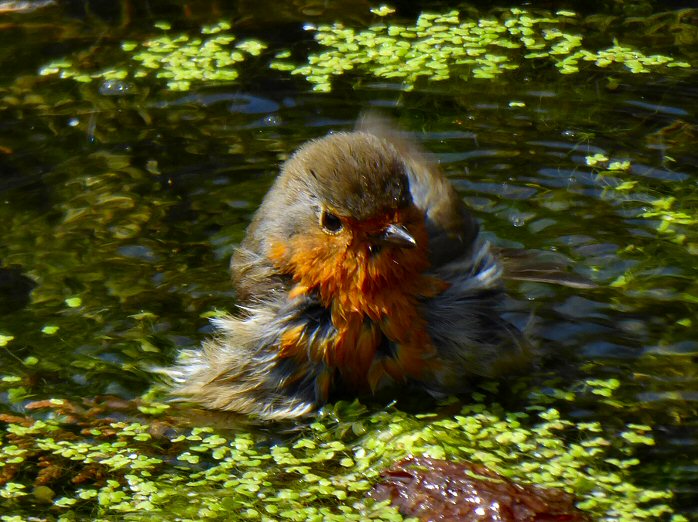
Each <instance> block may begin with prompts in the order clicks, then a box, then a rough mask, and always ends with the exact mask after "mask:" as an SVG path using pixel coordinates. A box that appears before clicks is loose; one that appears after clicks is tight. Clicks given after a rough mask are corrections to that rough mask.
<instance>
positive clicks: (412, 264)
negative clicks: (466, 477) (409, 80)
mask: <svg viewBox="0 0 698 522" xmlns="http://www.w3.org/2000/svg"><path fill="white" fill-rule="evenodd" d="M231 269H232V275H233V282H234V285H235V287H236V290H237V295H238V302H237V311H236V313H235V314H234V315H232V316H229V317H226V318H223V319H218V320H216V321H215V325H216V327H217V329H218V333H217V335H216V336H215V337H214V338H212V339H210V340H208V341H206V342H204V344H203V346H202V348H201V349H200V350H196V351H189V352H185V353H184V354H183V355H182V356H181V358H180V361H179V363H178V366H177V367H175V368H174V369H173V370H171V372H170V374H171V375H173V376H174V378H175V381H176V384H175V388H174V394H175V395H177V396H179V397H181V398H185V399H188V400H191V401H194V402H197V403H199V404H201V405H203V406H205V407H207V408H210V409H217V410H227V411H234V412H239V413H243V414H252V415H256V416H258V417H260V418H262V419H284V418H292V417H297V416H301V415H305V414H307V413H309V412H311V411H312V410H314V409H315V408H317V407H318V406H319V405H322V404H323V403H325V402H327V401H328V399H329V398H330V396H331V394H332V393H333V392H334V391H339V390H341V391H348V392H350V393H356V394H364V393H375V392H376V391H378V390H380V389H382V388H385V387H388V386H391V385H392V386H394V385H398V386H404V385H417V386H419V387H422V388H424V389H426V390H427V391H429V392H431V393H432V394H450V393H458V392H460V391H463V390H464V389H465V386H466V385H467V382H468V377H469V376H487V377H493V376H496V375H498V374H500V373H501V372H502V371H504V370H505V369H506V368H508V367H510V366H511V365H512V364H517V363H520V361H521V360H522V359H525V357H526V353H525V352H526V349H525V348H524V346H525V343H524V342H522V336H521V334H520V332H519V331H518V330H516V329H515V328H514V327H512V325H511V324H509V323H508V322H507V321H505V320H504V319H503V318H502V316H501V313H502V311H501V303H502V299H503V297H504V290H503V284H502V281H503V267H502V262H501V261H500V260H498V258H497V256H496V254H495V253H494V251H493V249H492V248H491V247H490V245H489V243H488V242H487V241H486V240H485V239H484V238H483V237H482V235H481V234H480V227H479V224H478V222H477V221H476V219H475V218H474V217H473V215H472V214H471V213H470V212H469V211H468V209H467V208H466V206H465V204H464V203H463V201H462V200H461V198H460V197H459V196H458V194H457V193H456V191H455V189H454V188H453V186H452V185H451V184H450V183H449V181H448V180H447V179H446V178H445V177H444V176H443V175H442V174H441V172H440V171H439V170H438V169H437V168H436V166H435V165H433V164H431V163H430V162H429V161H427V159H426V158H425V156H424V155H423V154H422V153H421V152H420V151H419V150H418V148H417V147H416V146H415V145H414V144H412V143H410V142H409V141H407V140H406V139H404V138H403V137H402V136H400V135H399V134H398V133H397V132H395V131H393V130H391V129H390V128H389V127H388V126H387V125H386V124H385V123H384V122H382V121H379V120H377V119H376V118H375V117H367V118H365V119H364V121H363V122H362V123H360V124H359V126H358V129H357V130H356V131H354V132H338V133H335V134H330V135H328V136H326V137H324V138H322V139H318V140H314V141H311V142H309V143H306V144H305V145H303V146H302V147H301V148H300V149H299V150H298V151H297V152H296V153H295V154H294V155H293V156H292V157H291V158H290V159H289V160H288V161H286V163H285V164H284V165H283V166H282V168H281V173H280V175H279V176H278V178H277V179H276V181H275V183H274V184H273V186H272V187H271V189H270V190H269V192H268V193H267V195H266V197H265V198H264V200H263V202H262V204H261V206H260V207H259V209H258V210H257V212H256V214H255V216H254V218H253V220H252V222H251V224H250V226H249V228H248V229H247V233H246V237H245V239H244V240H243V241H242V243H241V244H240V246H239V248H237V250H236V253H235V254H234V256H233V259H232V262H231ZM531 278H532V279H535V277H531ZM541 279H545V278H544V277H543V278H541Z"/></svg>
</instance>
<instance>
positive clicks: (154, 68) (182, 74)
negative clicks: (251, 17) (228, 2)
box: [39, 22, 266, 94]
mask: <svg viewBox="0 0 698 522" xmlns="http://www.w3.org/2000/svg"><path fill="white" fill-rule="evenodd" d="M230 27H231V25H230V23H228V22H218V23H217V24H215V25H211V26H204V27H202V28H201V31H200V33H201V36H189V35H187V34H178V35H171V33H170V30H171V25H170V24H169V23H167V22H160V23H158V24H156V28H158V29H160V30H161V31H163V33H164V34H163V35H162V36H159V37H157V38H152V39H149V40H145V41H143V42H140V43H139V42H134V41H126V42H123V43H122V44H121V49H122V50H123V51H124V52H126V53H128V54H129V55H130V57H131V60H133V61H135V62H136V64H137V65H136V67H130V66H128V65H127V66H122V67H114V68H110V69H106V70H101V71H94V72H88V71H85V70H83V69H82V68H81V66H80V64H79V63H77V62H76V61H73V60H70V59H63V60H58V61H55V62H52V63H50V64H48V65H46V66H45V67H43V68H42V69H41V70H40V71H39V74H40V75H42V76H47V75H53V74H58V75H60V77H61V78H71V79H73V80H75V81H77V82H83V83H88V82H91V81H93V80H102V81H103V82H104V83H103V84H102V89H103V90H104V91H107V92H108V93H109V94H117V93H118V94H128V91H129V90H130V89H131V86H130V85H129V83H128V82H129V81H131V80H134V79H145V78H151V79H152V78H154V79H163V80H165V81H166V83H167V87H168V89H170V90H173V91H186V90H189V88H190V87H191V83H192V82H206V81H212V82H229V81H233V80H235V79H236V78H237V77H238V75H239V71H238V69H237V66H238V65H239V64H241V63H242V62H244V61H245V60H246V58H247V57H249V56H258V55H259V54H260V53H261V52H262V51H263V50H264V49H265V48H266V44H264V43H262V42H260V41H258V40H244V41H240V42H237V43H235V44H233V42H235V40H236V38H235V36H234V35H232V34H230V33H229V32H228V30H229V29H230Z"/></svg>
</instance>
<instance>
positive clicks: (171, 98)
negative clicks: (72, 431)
mask: <svg viewBox="0 0 698 522" xmlns="http://www.w3.org/2000/svg"><path fill="white" fill-rule="evenodd" d="M364 7H365V9H364ZM368 7H369V6H368V5H366V6H364V5H363V4H361V5H359V6H357V5H355V4H353V3H352V4H351V5H347V4H342V3H339V4H336V5H332V6H326V5H325V4H324V3H318V4H317V5H310V4H308V5H300V4H296V3H293V4H289V5H285V6H284V7H282V8H277V7H276V4H274V6H271V4H269V5H268V4H264V3H261V2H257V3H247V2H240V3H239V4H237V5H236V6H232V7H231V6H223V5H218V4H216V3H215V2H211V3H208V2H206V3H204V2H201V3H197V4H193V5H190V6H189V7H181V6H179V5H178V4H176V3H172V4H167V3H166V2H157V3H153V4H149V5H148V6H147V7H145V6H140V5H138V6H135V5H130V4H127V3H123V4H114V5H112V4H106V3H97V2H95V3H92V4H90V3H84V4H83V3H78V2H72V3H71V2H65V3H63V2H59V3H57V4H53V5H49V6H47V7H44V8H42V9H37V10H36V11H33V12H26V13H13V14H0V64H1V68H0V71H1V72H0V114H1V116H0V230H1V231H2V232H1V235H0V238H1V239H0V268H1V271H0V314H1V315H0V334H2V335H5V336H12V337H13V339H11V340H9V341H7V344H6V346H5V347H3V348H0V373H2V374H3V375H19V376H23V377H26V376H30V377H31V378H30V379H27V380H25V384H24V391H23V392H15V394H14V395H13V394H9V395H8V394H7V393H4V394H2V395H0V409H2V410H4V411H7V412H22V411H23V404H26V402H27V401H29V400H37V399H44V398H50V397H61V398H70V399H75V398H79V397H84V396H94V395H100V394H113V395H116V396H119V397H122V398H125V399H131V398H135V397H137V396H139V395H140V394H141V393H143V392H145V391H146V390H147V389H148V388H149V386H150V385H151V383H152V382H153V377H152V375H151V374H150V373H149V372H148V370H147V368H148V367H150V366H154V365H161V364H167V363H169V362H171V361H172V360H173V359H174V357H175V355H176V353H177V351H178V349H180V348H184V347H193V346H196V345H198V344H199V343H200V341H201V340H202V339H203V338H204V337H205V336H206V335H207V334H208V333H210V332H211V329H210V326H209V325H208V320H207V318H206V317H205V314H207V313H208V312H211V311H212V310H214V309H221V310H232V309H233V305H234V301H233V292H232V288H231V286H230V284H229V282H228V274H227V263H228V258H229V256H230V253H231V251H232V248H233V247H234V246H235V244H236V243H237V242H238V241H239V240H240V239H241V238H242V236H243V233H244V229H245V226H246V224H247V223H248V221H249V219H250V216H251V213H252V212H253V211H254V209H255V208H256V206H257V205H258V203H259V202H260V200H261V198H262V196H263V195H264V193H265V191H266V189H267V187H268V186H269V185H270V184H271V182H272V180H273V179H274V176H275V174H276V172H277V170H278V166H279V164H280V162H281V161H283V160H284V159H285V158H286V157H288V155H289V154H290V153H291V152H292V151H293V150H294V149H296V148H297V147H298V146H299V145H300V144H302V143H303V142H304V141H306V140H308V139H311V138H314V137H319V136H322V135H324V134H326V133H327V132H330V131H336V130H340V129H349V128H351V127H352V125H353V122H354V120H355V119H356V117H357V116H358V115H359V114H360V113H361V112H362V111H365V110H367V109H376V108H378V109H380V110H382V111H384V112H386V113H387V114H390V115H391V116H393V117H394V118H395V119H396V121H397V122H398V123H399V125H400V126H401V127H402V128H404V129H406V130H409V131H412V132H414V135H415V137H416V139H418V140H419V141H421V142H422V143H423V145H424V147H425V148H426V149H427V150H429V151H431V152H433V153H434V154H435V155H436V157H437V158H438V159H439V161H440V162H441V165H442V167H443V170H444V171H445V172H446V173H447V175H448V176H449V177H450V178H451V179H452V180H453V182H454V184H455V185H456V186H457V187H458V189H459V191H460V192H461V194H462V195H463V197H464V198H465V200H466V201H467V202H468V203H469V204H470V206H471V207H472V208H473V209H474V211H475V212H476V214H477V215H478V217H479V218H480V219H481V221H482V223H483V227H484V229H485V230H486V232H487V234H488V236H489V237H490V238H491V239H492V241H493V242H494V243H495V244H497V245H500V246H513V247H520V248H533V249H538V250H543V251H554V252H556V253H558V254H560V255H562V256H564V257H566V258H569V259H570V260H571V261H572V262H573V264H574V267H575V270H576V271H577V272H578V273H580V274H582V275H584V276H586V277H588V278H590V279H592V280H593V281H595V282H596V283H597V284H598V286H599V288H597V289H594V290H571V289H563V288H558V287H551V286H546V285H542V284H536V285H534V284H526V285H520V286H518V287H514V288H512V293H513V295H514V296H515V298H516V299H517V300H519V301H520V303H521V304H522V305H524V304H526V303H529V304H530V305H531V307H532V309H534V310H535V313H536V316H537V334H536V335H537V336H538V337H539V338H540V339H541V344H542V345H543V350H544V352H545V358H544V362H543V363H541V364H542V366H543V367H544V369H545V370H547V371H554V372H558V373H559V374H560V375H563V376H564V377H565V379H569V380H577V379H579V380H581V379H585V378H598V379H609V378H617V379H618V380H620V382H621V383H622V386H621V389H620V391H619V400H621V401H622V402H623V405H624V406H623V408H620V409H618V408H615V409H608V408H605V407H604V406H603V405H601V404H596V405H594V404H584V405H579V407H578V408H572V411H571V412H570V414H571V415H572V416H573V417H574V418H576V419H594V420H601V421H608V422H619V421H620V422H635V423H644V424H649V425H651V426H653V428H654V435H655V439H656V444H655V445H654V446H653V447H651V448H649V449H647V450H646V452H645V453H646V454H644V455H643V456H642V457H643V464H644V465H643V466H641V467H640V468H638V471H637V477H636V479H637V481H638V482H640V483H645V484H650V485H651V486H653V487H656V488H662V489H669V490H673V491H674V492H675V493H676V495H677V498H676V506H677V509H679V510H680V511H684V512H685V513H687V514H691V513H693V514H694V515H695V513H696V512H698V503H696V501H695V498H698V440H697V439H696V429H697V428H698V425H697V422H696V407H697V405H698V360H697V359H696V356H697V355H698V314H697V311H698V283H697V282H696V281H697V276H698V269H697V267H698V263H697V259H698V257H697V256H698V225H697V224H696V220H697V219H698V214H697V212H698V173H697V171H696V165H698V152H697V151H698V149H697V148H696V140H698V127H696V125H698V115H697V114H696V108H697V107H698V87H697V86H698V76H697V75H696V72H695V67H694V68H692V69H682V68H661V69H659V68H658V69H654V70H652V71H651V72H649V73H647V74H636V75H633V74H631V73H629V72H627V71H625V70H623V69H622V68H616V69H613V70H612V71H611V70H600V69H590V70H587V71H584V72H582V73H579V74H572V75H560V74H559V73H557V72H556V71H555V70H553V69H552V68H551V67H550V66H547V67H546V66H540V67H534V66H530V65H524V66H523V67H522V68H521V69H519V70H516V71H512V72H510V73H507V74H504V75H502V76H500V77H498V78H496V79H494V80H486V79H483V80H478V79H472V78H470V79H469V80H468V81H460V80H453V81H448V82H428V81H422V82H419V83H418V84H417V85H416V87H415V89H414V90H413V91H411V92H404V91H403V90H401V89H400V86H399V84H398V83H396V82H392V83H391V82H388V81H385V80H382V79H376V78H374V77H370V76H362V75H361V74H359V73H357V74H353V75H346V76H342V77H340V78H337V79H336V80H335V81H334V83H333V91H332V92H331V93H329V94H323V93H317V92H312V91H311V90H310V87H309V84H308V83H306V82H305V81H304V80H303V78H300V77H298V76H294V77H292V76H290V75H288V74H283V73H281V72H274V71H270V70H269V69H268V68H267V67H266V63H267V62H268V61H269V60H270V59H271V56H272V55H273V53H272V52H268V53H267V54H263V55H262V56H261V57H260V58H259V59H255V60H250V61H249V63H248V62H246V64H245V65H244V66H241V67H240V70H241V75H240V78H239V79H238V80H237V81H235V82H227V83H216V82H209V83H194V85H193V86H192V88H191V90H190V91H188V92H172V91H168V90H167V89H165V88H164V84H163V83H162V82H157V81H149V82H141V83H137V82H134V83H133V84H128V85H126V86H125V87H124V86H123V85H122V88H121V89H119V88H113V85H112V84H105V83H104V82H103V81H101V80H97V81H93V82H92V83H79V82H75V81H73V80H68V79H66V80H62V79H60V78H58V77H57V76H37V71H38V70H39V69H40V68H41V67H42V66H44V65H46V64H47V63H49V62H51V61H53V60H54V59H58V58H61V57H64V56H72V57H74V58H76V59H78V60H80V61H81V62H83V63H90V62H94V67H96V68H97V67H104V66H106V65H107V64H109V60H110V59H111V58H112V57H113V56H114V55H116V52H115V51H114V49H118V46H119V45H120V43H121V41H123V40H142V39H145V38H148V37H152V35H153V34H155V30H154V29H153V24H154V23H155V22H156V21H159V20H169V21H172V22H173V25H174V26H175V27H176V28H177V31H179V32H187V31H190V32H192V33H193V32H195V31H196V30H198V28H199V27H200V26H201V25H203V24H211V23H215V22H216V21H217V20H219V19H230V20H232V21H233V31H234V32H235V34H236V35H239V36H254V37H255V38H259V39H260V40H263V41H265V42H267V43H268V44H269V45H270V47H272V48H273V49H274V50H275V49H277V48H278V49H281V48H285V47H287V46H290V47H292V48H294V49H303V48H305V47H306V46H308V45H311V43H310V42H311V40H312V35H310V34H308V33H307V32H304V31H302V30H301V26H302V24H303V23H304V22H314V23H317V22H318V21H323V20H326V21H334V20H336V19H340V20H344V21H345V22H346V23H347V24H355V25H356V26H359V27H361V26H365V25H366V24H368V23H371V20H372V19H371V18H370V17H369V16H364V15H363V14H361V13H363V12H365V11H367V10H368ZM541 7H546V6H541ZM674 7H677V8H678V7H685V6H680V5H679V6H672V8H674ZM665 8H667V9H668V7H665ZM430 9H432V10H435V11H439V9H437V6H433V5H432V6H430ZM633 9H637V10H639V13H640V14H642V15H643V16H644V15H647V13H645V12H644V11H643V10H647V9H650V10H651V9H655V11H658V10H659V7H657V6H654V7H653V6H651V5H650V4H647V5H645V4H636V5H635V6H634V7H633ZM421 10H422V9H421V8H417V7H416V6H415V5H410V6H404V7H403V8H402V10H401V11H400V14H401V15H403V16H405V20H410V17H412V18H411V20H414V18H415V17H416V15H417V14H418V13H419V12H420V11H421ZM443 10H444V11H445V10H446V7H445V6H444V7H443ZM582 12H584V13H585V14H589V15H591V14H593V13H607V14H608V16H611V15H613V16H614V17H616V18H614V20H616V25H612V26H611V27H612V28H613V29H612V30H609V32H613V31H615V32H613V35H612V36H618V37H619V38H623V42H624V43H630V44H635V45H639V46H642V45H645V46H646V49H643V50H644V51H645V52H646V53H647V54H652V53H662V54H668V55H671V56H675V57H676V58H677V59H682V60H688V61H691V60H692V63H694V64H695V63H696V62H695V59H696V55H695V51H691V42H690V41H689V42H688V43H685V42H683V41H680V40H679V38H678V36H676V35H679V34H683V33H681V31H680V30H679V29H677V27H679V25H681V24H684V25H685V24H688V25H689V26H690V24H691V23H695V21H696V19H697V18H698V15H696V14H695V13H694V14H693V15H692V17H688V18H687V19H685V20H684V21H683V22H680V21H678V22H676V24H678V25H676V24H675V25H673V26H672V25H671V24H669V25H665V26H662V27H664V28H668V29H667V30H666V31H664V30H662V31H656V33H654V32H652V31H650V28H649V27H648V26H647V25H637V24H636V25H633V24H632V23H631V24H626V25H622V24H620V23H618V20H622V19H623V18H624V17H626V18H627V14H625V13H624V12H623V8H622V6H621V5H620V4H611V5H605V4H603V5H598V6H593V5H590V4H587V5H586V6H585V7H584V10H583V11H582ZM483 13H486V11H483ZM631 14H633V13H631ZM604 16H605V15H604ZM670 18H671V17H670ZM587 29H588V30H589V31H590V36H589V41H590V42H591V45H592V46H593V44H594V42H603V43H600V46H601V47H603V46H608V45H611V43H612V42H611V41H610V40H611V39H612V36H611V38H609V32H604V31H602V30H593V29H591V28H590V26H587ZM683 29H684V30H685V27H684V28H683ZM694 30H695V26H694ZM634 31H635V32H634ZM643 31H644V32H643ZM672 31H673V32H672ZM648 34H650V36H648ZM671 35H674V36H676V38H673V37H672V36H671ZM684 36H685V35H684ZM694 37H695V36H694ZM686 38H688V37H686ZM693 43H694V44H695V41H694V42H693ZM693 49H695V45H694V47H693ZM124 89H125V91H124ZM512 102H514V103H512ZM594 154H603V155H604V156H605V157H606V158H608V161H602V162H601V164H600V166H596V167H593V166H590V165H588V163H589V161H588V160H587V159H586V158H587V157H588V156H593V155H594ZM622 161H628V162H629V163H630V165H629V167H628V168H627V169H625V168H621V169H619V170H615V171H612V172H603V171H605V170H607V169H606V168H605V167H606V166H608V164H609V163H612V162H622ZM74 298H79V301H75V300H71V299H74ZM66 300H67V301H66ZM527 306H528V305H527ZM46 327H48V328H46ZM51 327H57V329H55V328H51ZM42 329H43V330H42Z"/></svg>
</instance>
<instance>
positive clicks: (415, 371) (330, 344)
mask: <svg viewBox="0 0 698 522" xmlns="http://www.w3.org/2000/svg"><path fill="white" fill-rule="evenodd" d="M398 213H399V215H394V214H393V215H389V216H388V215H386V216H380V217H379V218H376V219H372V220H366V221H361V222H357V221H353V220H351V219H349V218H347V219H344V222H345V227H344V230H343V232H342V233H341V234H337V235H336V236H328V235H327V234H325V233H323V232H322V231H320V230H317V231H315V230H309V231H307V232H305V233H303V234H298V235H296V236H294V237H292V238H290V239H285V240H283V241H276V242H274V243H272V245H271V249H270V254H269V255H270V258H271V259H272V261H273V262H274V263H275V265H276V266H277V267H278V269H279V270H280V271H282V272H283V273H286V274H288V275H290V276H292V278H293V281H294V282H295V285H294V287H293V288H292V290H291V291H290V293H289V298H291V299H293V298H296V297H299V296H301V295H307V294H311V293H317V295H318V296H319V299H320V302H321V303H322V305H323V306H324V307H326V308H327V309H329V310H330V311H331V317H332V323H333V324H334V326H335V329H336V333H335V334H333V335H332V336H328V338H327V339H322V340H318V339H315V340H314V343H313V345H312V346H309V345H308V343H307V336H305V335H304V329H303V328H302V327H299V328H294V329H291V330H289V331H287V332H285V333H284V334H283V335H282V340H281V346H280V347H279V349H280V351H281V353H280V355H281V356H282V357H308V356H310V357H312V358H313V359H314V360H316V361H318V362H319V361H322V362H323V363H324V364H326V365H327V366H328V367H329V368H330V369H337V370H338V371H339V372H340V373H341V375H342V378H343V380H344V381H345V382H346V384H348V385H350V386H353V387H354V388H356V389H357V390H366V391H367V390H368V389H371V390H372V389H375V388H376V386H377V385H378V384H379V383H380V382H381V381H382V380H383V379H384V377H386V376H388V377H390V378H391V379H392V380H397V381H403V380H405V379H406V378H408V377H412V378H420V376H421V375H422V374H423V372H424V371H425V370H428V369H430V368H433V367H434V365H435V364H436V361H434V360H433V354H434V352H435V350H434V348H433V346H432V343H431V339H430V338H429V335H428V333H427V328H426V326H427V325H426V321H425V320H424V318H422V316H421V314H420V313H419V308H418V301H419V300H420V298H428V297H433V296H435V295H438V294H439V293H441V292H443V291H444V290H445V289H446V288H447V287H448V283H446V282H445V281H441V280H439V279H436V278H434V277H430V276H426V275H424V271H425V270H426V269H427V268H428V267H429V260H428V254H427V245H428V237H427V233H426V230H425V227H424V217H423V214H422V213H421V212H420V211H419V210H418V209H416V208H415V207H411V208H409V209H403V210H400V211H398ZM396 221H397V222H399V223H403V224H404V226H406V227H407V229H408V230H409V232H410V234H411V235H412V236H413V237H414V239H415V240H416V243H417V245H416V247H414V248H410V249H402V248H394V247H390V246H387V247H386V248H385V249H384V250H381V251H378V252H376V251H375V249H374V250H373V251H372V249H371V241H370V238H371V237H372V236H375V234H376V233H377V231H379V230H381V229H384V228H385V226H387V224H389V223H390V222H396ZM386 339H387V340H388V341H391V342H392V343H394V345H395V351H394V352H395V353H394V354H391V356H385V355H387V354H379V353H378V350H379V347H380V346H381V343H384V342H385V340H386Z"/></svg>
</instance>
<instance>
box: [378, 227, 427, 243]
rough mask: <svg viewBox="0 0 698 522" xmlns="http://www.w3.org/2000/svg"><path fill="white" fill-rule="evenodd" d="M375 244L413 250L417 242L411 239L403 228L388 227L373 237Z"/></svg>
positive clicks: (410, 235)
mask: <svg viewBox="0 0 698 522" xmlns="http://www.w3.org/2000/svg"><path fill="white" fill-rule="evenodd" d="M374 240H375V242H376V243H377V244H379V245H393V246H397V247H400V248H414V247H416V246H417V241H415V239H414V238H413V237H412V234H410V233H409V232H408V231H407V229H406V228H405V227H401V226H399V225H388V226H387V227H386V228H385V230H384V231H383V232H382V233H380V234H378V235H377V236H375V239H374Z"/></svg>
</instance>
